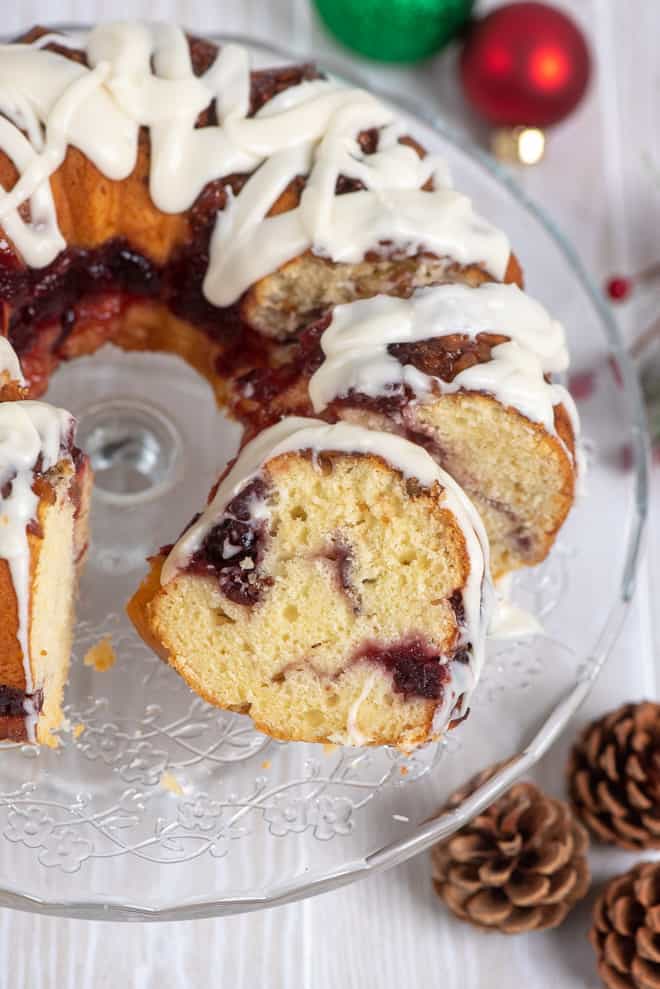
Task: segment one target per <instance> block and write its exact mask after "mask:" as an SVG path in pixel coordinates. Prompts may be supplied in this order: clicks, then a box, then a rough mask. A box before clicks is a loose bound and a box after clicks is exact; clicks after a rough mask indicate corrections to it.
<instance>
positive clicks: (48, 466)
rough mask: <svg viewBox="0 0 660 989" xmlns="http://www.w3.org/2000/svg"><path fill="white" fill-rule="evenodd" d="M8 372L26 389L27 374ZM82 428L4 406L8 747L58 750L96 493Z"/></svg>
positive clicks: (2, 651)
mask: <svg viewBox="0 0 660 989" xmlns="http://www.w3.org/2000/svg"><path fill="white" fill-rule="evenodd" d="M6 356H7V355H5V357H6ZM4 370H5V374H6V375H8V376H11V382H10V383H9V384H7V385H6V386H5V388H6V389H7V388H9V387H11V385H12V384H13V385H14V386H16V387H17V388H18V389H20V388H21V386H22V385H21V379H20V377H19V378H18V380H17V377H16V376H17V375H20V369H17V368H14V367H13V366H12V365H11V364H10V362H9V361H7V360H5V361H4ZM74 427H75V422H74V419H73V417H72V416H71V415H70V414H69V413H68V412H65V411H64V410H63V409H56V408H54V407H53V406H51V405H47V404H46V403H45V402H32V401H24V400H20V399H19V400H17V401H4V402H2V403H0V738H2V739H10V740H12V741H18V742H22V741H27V742H41V743H44V744H47V745H55V744H57V743H56V740H55V738H54V736H53V734H52V732H53V731H54V730H55V729H57V728H58V727H59V726H60V724H61V722H62V694H63V690H64V684H65V683H66V680H67V676H68V670H69V654H70V651H71V637H72V627H73V617H74V602H75V595H76V586H77V577H78V571H79V569H80V567H81V565H82V561H83V559H84V555H85V549H86V546H87V509H88V503H89V496H90V490H91V470H90V468H89V464H88V461H87V458H86V457H85V456H84V455H82V454H81V453H80V451H79V450H77V449H76V447H75V446H74V444H73V440H74Z"/></svg>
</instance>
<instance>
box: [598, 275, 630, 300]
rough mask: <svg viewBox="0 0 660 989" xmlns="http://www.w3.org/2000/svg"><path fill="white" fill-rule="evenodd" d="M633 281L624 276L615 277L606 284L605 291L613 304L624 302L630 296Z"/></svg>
mask: <svg viewBox="0 0 660 989" xmlns="http://www.w3.org/2000/svg"><path fill="white" fill-rule="evenodd" d="M631 289H632V279H631V278H626V277H625V276H624V275H614V277H613V278H608V280H607V282H606V283H605V290H606V291H607V294H608V295H609V297H610V299H611V300H612V301H613V302H623V300H624V299H625V298H627V297H628V296H629V295H630V291H631Z"/></svg>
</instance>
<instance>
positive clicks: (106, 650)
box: [83, 635, 117, 673]
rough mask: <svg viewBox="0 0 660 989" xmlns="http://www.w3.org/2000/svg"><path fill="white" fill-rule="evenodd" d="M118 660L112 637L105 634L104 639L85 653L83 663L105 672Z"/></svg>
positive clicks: (98, 671)
mask: <svg viewBox="0 0 660 989" xmlns="http://www.w3.org/2000/svg"><path fill="white" fill-rule="evenodd" d="M116 662H117V654H116V653H115V650H114V648H113V645H112V638H111V637H110V636H109V635H104V636H103V638H102V639H99V641H98V642H97V643H96V644H95V645H93V646H92V647H91V648H90V649H88V650H87V652H86V653H85V657H84V659H83V663H84V664H85V666H93V667H94V669H95V670H96V672H97V673H105V672H106V671H107V670H110V669H112V667H113V666H114V665H115V663H116Z"/></svg>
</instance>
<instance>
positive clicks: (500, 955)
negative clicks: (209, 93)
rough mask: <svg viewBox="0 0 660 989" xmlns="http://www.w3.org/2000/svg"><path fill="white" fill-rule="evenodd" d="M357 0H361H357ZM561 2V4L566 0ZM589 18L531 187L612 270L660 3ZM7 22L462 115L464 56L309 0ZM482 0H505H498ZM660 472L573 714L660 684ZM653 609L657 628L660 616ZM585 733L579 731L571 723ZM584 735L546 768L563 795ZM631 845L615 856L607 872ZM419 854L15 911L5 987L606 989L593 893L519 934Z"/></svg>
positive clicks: (74, 0) (61, 6)
mask: <svg viewBox="0 0 660 989" xmlns="http://www.w3.org/2000/svg"><path fill="white" fill-rule="evenodd" d="M356 2H358V0H356ZM555 2H556V3H559V0H555ZM559 5H560V6H564V7H565V8H567V9H570V10H571V11H572V13H573V15H574V16H575V17H576V18H577V19H578V20H579V21H580V23H581V24H582V25H583V27H584V29H585V30H586V32H587V34H588V36H589V38H590V40H591V44H592V47H593V50H594V53H595V56H596V61H597V69H596V77H595V80H594V83H593V85H592V87H591V90H590V93H589V95H588V98H587V99H586V101H585V102H584V104H583V105H582V106H581V108H580V109H579V110H578V111H577V112H576V113H575V115H574V116H573V117H572V118H571V119H570V120H569V121H568V122H567V123H565V124H564V125H562V126H561V127H560V128H559V129H558V130H557V131H556V133H554V134H553V135H552V139H551V142H550V146H549V150H548V154H547V157H546V160H545V162H544V163H543V164H542V166H540V167H539V168H538V169H537V170H532V171H528V172H525V173H524V174H523V175H522V177H521V181H522V182H523V183H524V185H525V187H526V188H527V190H528V192H530V193H531V194H532V195H533V196H534V197H535V198H536V199H537V200H539V201H540V202H541V203H542V204H544V205H545V206H546V208H547V209H549V210H550V211H551V213H552V214H553V215H554V217H555V218H556V220H557V221H558V222H559V223H560V225H561V226H563V227H564V229H565V230H566V232H567V233H568V234H569V236H570V237H571V238H572V240H573V241H574V243H575V244H576V245H577V247H578V249H579V251H580V253H581V255H582V257H583V260H584V261H585V263H586V264H587V266H588V267H589V268H590V269H591V270H592V272H593V273H594V274H595V275H596V277H597V278H599V279H600V278H602V277H603V275H604V274H606V273H609V272H612V271H617V270H622V271H630V270H636V269H638V268H643V267H644V266H645V265H647V264H650V263H651V262H654V261H657V260H659V259H660V237H659V236H658V231H659V230H660V60H659V59H658V56H657V45H658V38H660V4H659V3H658V2H657V0H628V2H626V3H619V2H615V0H561V2H560V3H559ZM2 6H3V21H2V31H3V33H4V32H8V33H11V32H17V31H18V30H19V29H21V28H24V27H27V26H28V25H30V24H33V23H53V22H57V21H59V22H71V21H94V20H96V19H98V18H99V17H105V18H108V17H112V18H118V17H149V18H159V19H169V20H177V21H180V22H181V23H183V24H186V25H187V26H189V27H190V28H192V29H194V30H196V31H197V32H199V33H202V34H203V33H204V32H205V31H212V30H222V31H226V32H244V33H250V34H253V35H255V36H261V37H263V38H265V39H269V40H271V41H276V42H280V43H282V44H284V45H288V46H290V47H292V48H294V49H297V50H298V51H299V52H300V53H302V54H314V55H317V56H319V57H322V56H323V55H331V56H332V57H333V58H339V59H342V58H343V59H346V60H347V64H350V67H351V68H352V69H353V70H355V69H358V70H359V71H360V72H362V73H363V74H364V76H365V77H366V78H367V79H371V80H372V81H374V82H378V83H380V84H381V85H383V86H385V87H386V88H387V89H389V90H391V91H397V90H398V91H400V92H402V93H407V94H409V95H413V96H417V97H421V98H423V99H425V100H427V101H435V102H436V104H437V105H438V107H441V108H442V109H443V110H444V112H445V113H446V114H447V116H448V117H450V118H451V119H452V120H453V122H454V123H455V124H459V125H461V126H464V127H466V128H468V129H471V130H473V131H474V133H476V134H477V135H478V133H479V131H478V128H477V129H475V125H474V123H472V122H470V121H469V119H468V118H467V117H466V115H465V110H464V107H463V105H462V102H461V98H460V94H459V93H458V90H457V87H456V84H455V82H454V72H453V68H454V53H452V52H451V51H448V52H446V53H444V54H443V55H441V56H439V57H438V58H436V59H435V60H432V61H431V62H429V63H427V64H425V65H424V66H422V67H420V68H411V69H407V68H406V69H401V68H388V67H381V66H379V65H375V64H372V63H367V62H365V61H363V60H359V59H356V58H352V57H351V56H350V55H348V54H347V53H346V52H345V51H342V50H340V48H339V47H338V46H337V45H335V44H334V43H333V42H332V41H331V40H330V39H329V37H328V36H327V35H326V34H325V33H324V32H323V30H322V29H321V27H320V26H319V24H318V22H317V20H316V19H315V17H314V15H313V14H312V12H311V10H310V7H309V4H308V0H224V2H223V0H215V2H213V0H197V2H196V0H178V2H177V0H152V2H149V0H112V2H108V3H103V2H102V0H13V2H10V3H8V4H3V5H2ZM481 6H482V9H487V8H489V7H491V6H496V3H494V2H490V0H488V2H484V3H482V5H481ZM659 294H660V290H656V293H655V300H654V299H653V298H652V297H649V298H646V299H641V300H639V302H636V303H635V304H634V305H633V306H631V307H630V308H629V310H628V311H627V312H624V313H623V314H622V322H623V324H624V329H625V332H626V333H629V334H631V333H634V332H635V331H639V330H640V329H642V328H643V326H644V325H645V323H646V321H647V317H648V316H649V314H650V312H651V308H652V306H653V304H654V302H655V305H656V306H657V303H658V298H659ZM658 474H660V471H659V470H657V469H656V478H655V483H656V491H655V494H654V502H655V504H654V517H653V518H652V520H651V526H652V531H651V532H650V534H649V543H648V546H649V550H650V552H649V554H648V559H647V563H646V565H645V566H643V568H642V573H641V576H640V580H639V586H638V592H637V597H636V601H635V604H634V606H633V608H632V610H631V612H630V614H629V617H628V619H627V622H626V627H625V629H624V632H623V634H622V636H621V639H620V641H619V644H618V646H617V648H616V650H615V653H614V655H613V656H612V658H611V660H610V663H609V666H608V668H607V669H606V670H605V672H604V674H603V676H602V677H601V679H600V681H599V682H598V684H597V685H596V688H595V690H594V692H593V694H592V696H591V697H590V699H589V701H588V702H587V704H586V705H585V707H584V709H583V710H582V711H581V712H580V715H579V718H578V719H576V723H575V725H574V730H575V731H577V729H578V727H579V724H581V723H583V722H585V721H586V720H589V719H590V718H592V717H594V716H596V715H598V714H600V713H601V712H603V711H604V710H606V709H607V708H610V707H612V706H614V705H615V704H617V703H618V702H620V701H623V700H634V699H639V698H641V697H643V696H646V697H653V698H657V697H658V689H657V688H658V682H657V674H658V668H657V663H654V657H658V656H660V621H659V620H658V617H657V613H656V615H655V616H654V614H653V611H654V609H653V603H654V600H653V592H655V597H656V600H657V596H658V594H659V593H660V492H659V491H658V490H657V489H658V486H659V482H660V477H658ZM654 621H655V625H654ZM572 734H574V732H573V731H570V730H569V732H568V735H569V736H571V735H572ZM569 741H570V738H568V737H567V738H566V740H565V741H562V742H560V743H559V744H558V745H557V746H556V747H555V749H554V750H553V751H552V752H551V753H550V754H549V755H548V756H547V757H546V759H545V760H544V762H543V764H542V766H541V767H539V771H538V774H537V775H538V778H539V781H540V782H541V783H542V784H543V785H544V786H545V787H546V788H548V789H550V790H552V791H555V792H557V793H561V791H562V782H563V767H564V765H565V759H566V752H567V749H568V746H569ZM632 861H633V858H632V857H631V856H627V855H625V854H623V853H621V854H618V853H613V852H606V851H600V852H598V853H597V854H596V855H594V857H593V865H594V869H595V871H596V873H597V875H599V876H601V877H605V876H608V875H611V874H614V873H615V872H616V871H619V870H622V869H624V868H627V867H628V865H629V864H632ZM429 874H430V873H429V863H428V859H427V857H426V856H422V857H421V858H418V859H417V860H415V861H412V862H410V863H408V864H407V865H405V866H402V867H400V868H399V869H396V870H395V871H393V872H391V873H388V874H385V875H382V876H379V877H375V878H373V879H371V880H369V881H366V882H363V883H359V884H356V885H354V886H352V887H349V888H346V889H344V890H341V891H338V892H336V893H330V894H328V895H326V896H323V897H320V898H317V899H314V900H309V901H307V902H304V903H300V904H296V905H293V906H290V907H283V908H278V909H276V910H270V911H267V912H264V913H261V914H255V915H249V916H243V917H231V918H227V919H223V920H216V921H213V920H207V921H197V922H191V923H186V924H162V925H157V924H154V925H143V926H128V925H120V924H102V923H93V924H91V923H84V922H82V921H63V920H52V919H49V918H43V917H37V916H31V915H27V914H15V913H11V912H9V911H0V986H2V987H4V986H10V985H11V986H12V987H23V986H26V987H27V986H29V987H37V986H38V987H39V989H54V987H57V989H73V987H74V986H75V987H82V989H87V987H92V986H93V987H95V989H102V987H113V989H114V987H125V986H126V987H135V989H147V987H149V989H150V987H152V986H158V987H159V989H170V987H177V989H178V987H182V989H183V987H202V986H206V985H209V984H210V985H214V986H222V987H225V986H232V987H236V989H256V987H267V989H279V987H284V989H312V987H313V989H335V987H339V986H346V987H349V989H351V987H353V986H360V989H376V987H378V989H394V987H399V986H405V987H410V989H418V987H422V986H426V985H429V984H431V985H442V986H443V989H500V987H502V989H503V987H505V986H506V987H508V986H520V987H524V989H548V987H551V986H552V987H561V989H577V987H593V989H595V987H597V986H598V985H599V981H598V979H597V977H596V975H595V969H594V965H593V958H592V952H591V948H590V947H589V945H588V944H587V942H586V931H587V928H588V924H589V915H590V907H591V902H592V900H593V895H592V896H591V897H590V898H589V899H588V900H587V901H586V902H585V903H584V904H583V905H582V906H580V907H578V908H577V909H576V910H575V911H574V912H573V913H572V915H571V916H570V918H569V920H568V921H567V922H566V923H565V924H564V926H563V927H562V928H561V929H560V930H559V931H555V932H550V933H546V934H535V935H530V936H520V937H513V938H505V937H502V936H499V935H496V934H490V935H489V934H482V933H480V932H477V931H475V930H473V929H471V928H469V927H468V926H466V925H465V924H461V923H458V922H457V921H454V920H453V919H451V918H450V917H449V915H448V914H447V913H446V912H445V910H444V909H443V908H442V907H441V906H440V905H439V903H438V902H437V900H436V898H435V896H434V894H433V892H432V889H431V883H430V878H429Z"/></svg>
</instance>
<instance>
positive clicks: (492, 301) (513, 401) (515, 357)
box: [234, 282, 579, 577]
mask: <svg viewBox="0 0 660 989" xmlns="http://www.w3.org/2000/svg"><path fill="white" fill-rule="evenodd" d="M567 366H568V352H567V349H566V343H565V338H564V331H563V329H562V327H561V325H560V324H559V323H558V322H556V321H555V320H553V319H551V318H550V316H549V315H548V313H547V312H546V311H545V309H544V308H543V307H542V306H541V305H540V304H539V303H538V302H536V301H535V300H534V299H532V298H530V297H529V296H528V295H526V294H525V293H524V292H522V291H521V290H520V289H519V288H518V287H517V286H515V285H502V284H497V283H494V282H488V283H484V284H482V285H480V286H479V287H468V286H465V285H458V284H451V285H439V286H435V287H432V288H426V289H422V290H419V291H417V292H415V293H414V294H413V296H412V297H411V298H409V299H397V298H392V297H388V296H382V295H381V296H376V297H374V298H373V299H365V300H361V301H359V302H354V303H351V304H349V305H344V306H338V307H337V308H336V309H335V310H334V311H333V313H332V315H330V316H327V317H325V318H324V319H322V320H320V321H319V322H318V323H317V325H316V326H312V327H310V328H309V330H308V331H307V334H306V335H305V337H304V338H303V340H302V341H301V343H300V345H299V346H298V347H297V349H296V350H294V351H293V353H292V356H290V357H289V359H288V362H286V361H285V362H283V363H281V364H280V365H279V366H274V367H272V368H269V369H265V370H261V371H257V372H256V373H254V374H252V375H249V374H248V375H246V376H245V377H244V378H243V379H242V380H239V381H237V382H236V385H235V389H234V395H235V401H234V412H235V414H236V415H237V416H238V417H239V418H240V419H242V420H243V421H244V422H245V423H246V425H247V426H248V428H252V429H255V428H257V429H258V428H263V426H264V425H266V424H267V423H268V421H272V420H273V419H277V418H278V417H279V416H286V415H314V414H316V415H322V416H323V417H324V418H326V419H327V420H328V421H336V420H338V419H340V420H343V421H348V422H352V423H355V424H357V425H362V426H364V427H366V428H369V429H374V430H376V429H380V430H385V431H390V432H396V433H398V434H400V435H403V436H405V437H406V438H408V439H410V440H412V441H414V442H416V443H419V444H421V445H422V446H423V447H424V448H425V449H426V450H428V452H429V453H430V454H431V455H432V456H433V457H434V459H435V460H436V461H437V463H438V464H439V465H440V466H441V467H442V468H444V469H445V470H446V471H448V472H449V473H450V474H451V476H452V477H453V478H454V479H455V480H456V481H457V482H458V483H459V484H460V485H461V487H462V488H463V489H464V490H465V492H466V493H467V494H468V496H469V497H470V499H471V500H472V501H473V503H474V505H475V507H476V508H477V509H478V511H479V513H480V515H481V517H482V519H483V521H484V524H485V527H486V531H487V533H488V537H489V540H490V548H491V564H492V569H493V576H495V577H500V576H502V575H503V574H505V573H507V572H509V571H511V570H514V569H516V568H518V567H520V566H529V565H533V564H536V563H539V562H540V561H541V560H543V559H544V558H545V556H546V555H547V554H548V552H549V550H550V548H551V546H552V543H553V541H554V539H555V536H556V534H557V532H558V530H559V528H560V527H561V525H562V523H563V522H564V520H565V518H566V515H567V514H568V511H569V509H570V507H571V505H572V504H573V499H574V493H575V482H576V477H577V474H578V467H579V465H578V453H579V444H578V434H579V422H578V416H577V411H576V409H575V405H574V403H573V400H572V399H571V396H570V394H569V393H568V391H567V390H566V389H565V388H563V387H562V386H561V385H559V384H555V383H553V381H552V380H551V379H552V375H553V374H556V373H558V372H562V371H564V370H565V369H566V367H567Z"/></svg>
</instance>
